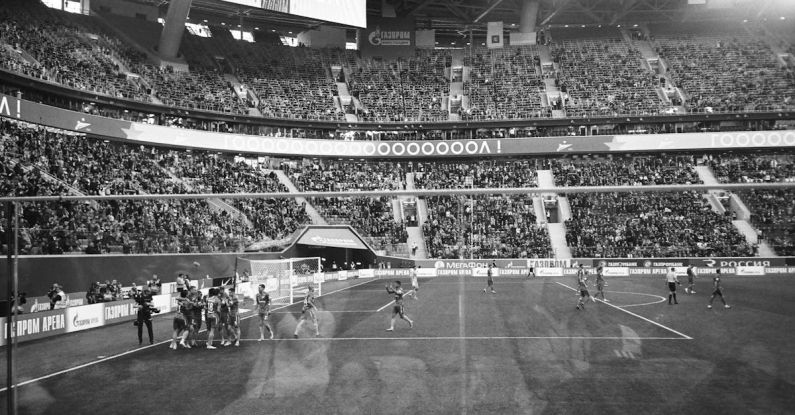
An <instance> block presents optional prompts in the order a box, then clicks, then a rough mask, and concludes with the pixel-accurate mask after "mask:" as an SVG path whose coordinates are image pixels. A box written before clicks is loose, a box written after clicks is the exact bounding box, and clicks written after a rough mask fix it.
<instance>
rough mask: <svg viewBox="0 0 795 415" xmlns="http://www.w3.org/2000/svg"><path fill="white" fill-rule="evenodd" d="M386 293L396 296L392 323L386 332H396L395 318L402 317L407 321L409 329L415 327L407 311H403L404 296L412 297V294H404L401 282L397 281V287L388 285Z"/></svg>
mask: <svg viewBox="0 0 795 415" xmlns="http://www.w3.org/2000/svg"><path fill="white" fill-rule="evenodd" d="M386 292H387V293H389V294H393V295H394V296H395V305H394V306H393V307H392V321H391V323H390V324H389V328H388V329H386V331H394V330H395V317H397V316H400V318H402V319H403V320H406V321H407V322H408V323H409V328H412V327H414V322H413V321H411V319H410V318H409V316H407V315H406V312H405V310H404V309H403V296H404V295H411V294H412V293H411V292H409V293H408V294H407V293H404V292H403V288H400V281H395V286H394V287H393V286H392V285H390V284H387V285H386Z"/></svg>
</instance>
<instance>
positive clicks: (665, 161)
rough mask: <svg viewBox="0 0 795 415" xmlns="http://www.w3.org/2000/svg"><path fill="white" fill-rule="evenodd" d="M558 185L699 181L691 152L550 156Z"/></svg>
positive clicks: (624, 184) (639, 184)
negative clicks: (609, 155) (685, 153)
mask: <svg viewBox="0 0 795 415" xmlns="http://www.w3.org/2000/svg"><path fill="white" fill-rule="evenodd" d="M549 163H550V164H551V166H552V168H551V170H552V174H553V175H554V178H555V185H557V186H644V185H654V184H693V183H701V179H699V178H698V174H697V173H696V171H695V160H694V158H693V156H692V155H662V156H660V155H653V156H651V155H643V156H637V155H635V156H633V155H627V156H617V157H608V158H585V157H583V158H571V159H570V158H560V159H550V160H549Z"/></svg>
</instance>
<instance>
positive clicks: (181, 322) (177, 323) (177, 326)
mask: <svg viewBox="0 0 795 415" xmlns="http://www.w3.org/2000/svg"><path fill="white" fill-rule="evenodd" d="M173 326H174V330H177V331H182V330H185V328H187V327H188V325H187V323H186V322H185V319H184V318H181V316H180V317H177V316H174V324H173Z"/></svg>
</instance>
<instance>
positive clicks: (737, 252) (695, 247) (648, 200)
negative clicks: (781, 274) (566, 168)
mask: <svg viewBox="0 0 795 415" xmlns="http://www.w3.org/2000/svg"><path fill="white" fill-rule="evenodd" d="M568 199H569V204H570V206H571V213H572V218H571V219H570V220H567V221H566V242H567V244H568V246H569V247H570V248H571V253H572V255H573V256H574V257H595V258H598V257H604V258H626V257H629V258H652V257H706V256H754V255H755V254H756V246H754V245H750V244H748V243H747V242H746V240H745V237H744V236H743V235H741V234H740V233H739V231H737V229H736V228H735V227H734V226H733V224H732V222H731V219H732V216H731V214H727V215H721V214H718V213H715V212H714V211H712V209H711V207H710V206H709V203H708V202H707V201H706V200H704V199H703V198H702V197H701V195H700V194H699V193H698V192H680V193H594V194H576V195H570V196H569V198H568Z"/></svg>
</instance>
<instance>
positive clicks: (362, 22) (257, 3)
mask: <svg viewBox="0 0 795 415" xmlns="http://www.w3.org/2000/svg"><path fill="white" fill-rule="evenodd" d="M223 1H226V2H228V3H235V4H241V5H244V6H249V7H258V8H261V9H265V10H273V11H276V12H280V13H289V14H294V15H297V16H303V17H308V18H310V19H317V20H323V21H326V22H333V23H340V24H344V25H348V26H355V27H361V28H365V27H367V0H223Z"/></svg>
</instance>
